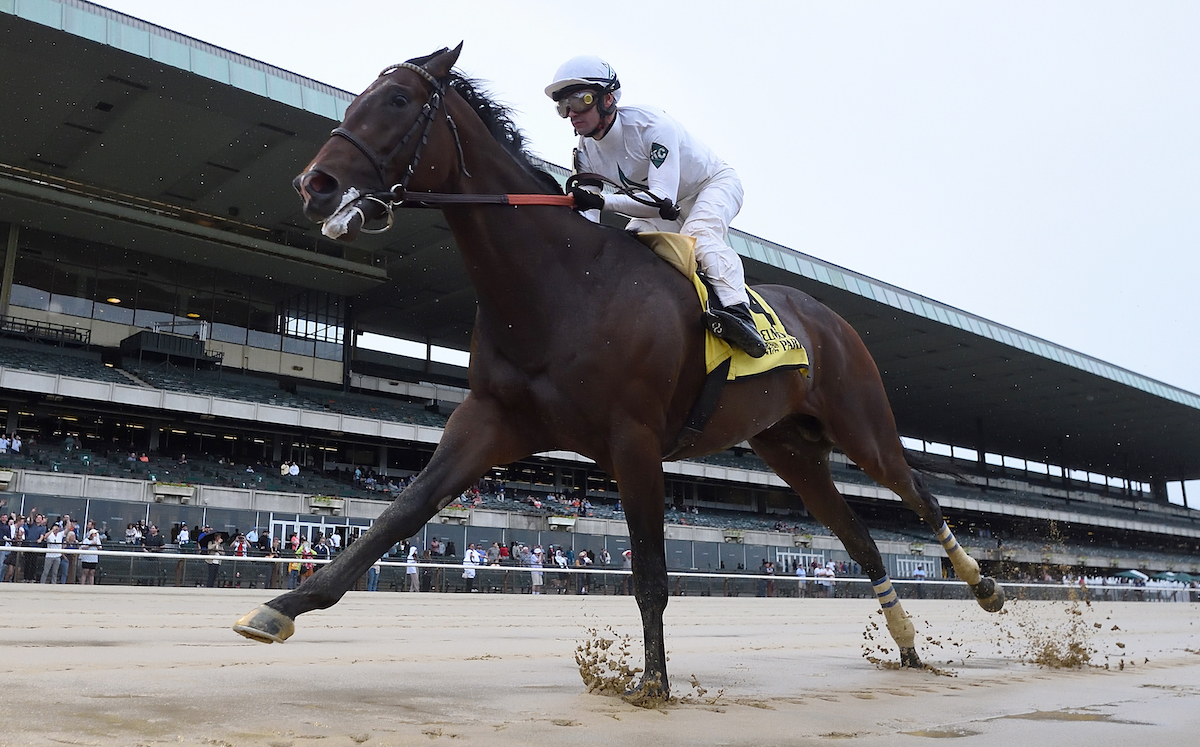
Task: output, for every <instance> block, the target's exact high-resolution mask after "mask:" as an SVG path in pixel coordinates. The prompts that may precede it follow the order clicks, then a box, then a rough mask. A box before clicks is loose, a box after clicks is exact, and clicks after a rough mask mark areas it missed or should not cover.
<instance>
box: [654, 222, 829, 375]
mask: <svg viewBox="0 0 1200 747" xmlns="http://www.w3.org/2000/svg"><path fill="white" fill-rule="evenodd" d="M637 238H638V240H639V241H641V242H642V243H643V244H645V245H646V246H648V247H650V249H652V250H653V251H654V253H655V254H657V255H658V256H659V257H661V258H662V259H664V260H666V261H667V262H668V263H669V264H670V265H671V266H672V267H674V268H675V269H676V270H679V271H680V272H681V273H683V274H684V276H685V277H689V278H691V280H692V283H693V285H695V287H696V295H697V296H699V299H700V308H701V309H707V308H708V287H707V286H705V285H704V281H702V280H701V279H700V277H699V275H697V274H696V270H697V269H698V268H697V265H696V240H695V239H694V238H692V237H691V236H684V235H683V234H678V233H666V232H660V231H649V232H646V233H639V234H637ZM746 290H747V292H748V293H749V295H750V311H751V314H752V315H753V317H754V326H755V327H757V328H758V333H759V334H760V335H762V338H763V341H764V342H766V344H767V354H766V355H764V356H763V357H762V358H751V357H750V356H749V355H746V353H744V352H743V351H741V350H739V349H737V348H735V347H733V346H732V345H730V344H729V343H727V342H725V341H724V340H722V339H721V338H719V337H717V336H716V335H714V334H713V333H712V331H710V330H708V328H707V327H706V328H705V332H704V372H705V373H712V372H713V371H714V370H716V368H717V367H718V366H720V365H721V364H722V363H723V362H724V361H726V360H729V361H730V365H729V374H728V375H727V376H726V379H727V380H728V381H733V380H734V379H739V378H746V377H748V376H757V375H759V374H763V373H766V372H767V371H773V370H775V369H776V368H800V369H807V368H808V351H807V350H805V349H804V346H803V345H801V344H800V341H799V340H797V339H796V337H795V336H794V335H792V334H790V333H789V332H788V331H787V330H786V329H784V327H783V323H782V322H781V321H780V320H779V316H778V315H777V314H776V313H775V312H774V311H773V310H772V309H771V307H770V306H768V305H767V302H766V301H764V300H763V299H762V296H760V295H758V293H756V292H755V291H754V290H753V289H751V288H747V289H746Z"/></svg>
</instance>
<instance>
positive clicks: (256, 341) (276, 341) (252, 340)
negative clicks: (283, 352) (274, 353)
mask: <svg viewBox="0 0 1200 747" xmlns="http://www.w3.org/2000/svg"><path fill="white" fill-rule="evenodd" d="M246 344H248V345H250V346H251V347H255V348H263V349H264V350H279V346H280V337H279V335H276V334H273V333H271V332H262V331H259V330H257V329H252V330H249V332H248V334H247V335H246Z"/></svg>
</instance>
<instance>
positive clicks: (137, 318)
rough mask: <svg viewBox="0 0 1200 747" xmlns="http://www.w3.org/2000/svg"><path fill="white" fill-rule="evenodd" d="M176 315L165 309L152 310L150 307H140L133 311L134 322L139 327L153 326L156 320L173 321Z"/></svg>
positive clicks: (161, 321)
mask: <svg viewBox="0 0 1200 747" xmlns="http://www.w3.org/2000/svg"><path fill="white" fill-rule="evenodd" d="M173 321H175V315H174V314H169V313H167V312H163V311H152V310H150V309H143V308H138V309H137V310H136V311H134V313H133V323H134V325H135V326H138V327H145V328H146V329H150V328H152V327H153V326H154V325H155V323H156V322H158V323H163V322H173Z"/></svg>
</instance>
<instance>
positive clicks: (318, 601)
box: [235, 45, 1003, 704]
mask: <svg viewBox="0 0 1200 747" xmlns="http://www.w3.org/2000/svg"><path fill="white" fill-rule="evenodd" d="M460 50H461V45H460V46H459V48H457V49H453V50H450V49H443V50H440V51H438V52H435V53H433V54H431V55H427V56H425V57H421V58H417V59H413V60H410V61H408V62H406V63H402V64H399V65H394V66H392V67H389V68H387V69H386V70H384V71H383V72H382V73H381V74H380V75H379V77H378V78H377V79H376V80H375V81H374V82H373V83H371V85H370V86H369V87H368V88H367V89H366V91H364V92H363V93H362V94H361V95H360V96H358V97H357V98H356V99H355V100H354V102H353V103H351V105H350V106H349V107H348V108H347V110H346V117H345V120H344V121H343V122H342V125H341V126H340V127H338V128H337V129H335V130H334V132H333V134H332V135H331V137H330V138H329V140H328V141H327V142H326V143H325V144H324V146H322V148H321V149H320V151H319V152H318V153H317V154H316V156H315V157H314V158H313V160H312V161H311V162H310V163H309V164H308V165H307V166H306V167H305V170H304V173H302V174H300V175H299V176H297V177H296V179H295V182H294V186H295V187H296V189H297V191H298V192H299V193H300V197H301V199H302V201H303V204H304V212H305V214H306V215H307V216H308V217H309V218H311V219H312V220H315V221H318V222H321V223H322V224H323V225H324V228H323V230H324V232H325V233H326V235H328V236H331V237H334V238H337V239H339V240H342V241H353V240H354V239H356V238H357V237H358V236H359V234H360V233H362V232H363V231H372V230H376V231H377V230H386V229H387V228H389V227H391V225H392V224H393V222H394V215H393V212H394V210H397V209H400V208H403V207H405V206H406V205H411V206H420V207H440V209H441V210H442V212H443V215H444V216H445V220H446V223H447V224H448V225H449V227H450V230H451V232H452V234H453V237H454V241H455V243H456V245H457V246H458V248H459V251H460V252H461V254H462V257H463V260H464V266H465V268H466V271H467V274H468V276H469V277H470V278H471V282H472V285H473V286H474V288H475V293H476V299H477V307H476V309H477V311H476V318H475V328H474V333H473V337H472V344H471V350H472V354H471V363H470V373H469V379H470V392H469V393H468V395H467V396H466V398H465V399H464V401H463V403H462V404H461V405H460V406H459V407H458V408H457V409H456V410H455V411H454V413H453V414H452V415H451V416H450V419H449V421H448V422H447V423H446V427H445V432H444V433H443V435H442V438H441V440H440V442H439V444H438V446H437V449H436V450H435V451H434V453H433V456H432V457H431V458H430V460H429V462H428V464H427V465H426V466H425V469H423V470H422V471H421V472H420V474H419V475H418V476H417V477H416V479H415V480H413V482H412V483H411V484H410V485H409V486H408V487H407V488H405V490H404V491H403V492H402V493H401V494H400V495H399V496H398V497H397V498H396V499H395V500H394V501H393V502H392V503H391V504H390V505H389V506H388V507H387V508H386V509H384V511H383V512H382V513H381V514H380V516H379V517H378V519H377V520H376V521H375V523H374V525H372V526H371V528H370V529H369V530H368V531H367V532H365V533H364V534H363V535H362V537H361V538H360V539H359V540H358V541H357V542H355V543H353V544H352V545H350V546H349V547H347V548H346V549H345V550H343V551H342V552H341V553H339V554H338V556H337V557H336V558H334V559H333V561H332V562H331V563H330V564H328V565H326V566H325V567H324V568H322V569H321V570H320V571H318V572H317V573H316V574H314V575H313V576H312V577H311V578H309V579H308V580H306V581H305V582H304V583H303V584H301V585H300V587H299V588H297V589H294V590H292V591H289V592H287V593H286V594H282V595H280V596H278V597H276V598H275V599H273V600H272V601H271V602H269V603H268V605H267V606H263V607H259V608H258V609H257V610H255V611H254V612H252V613H250V614H249V615H247V616H246V617H244V618H242V619H241V620H239V621H238V624H237V625H236V626H235V629H236V630H237V631H238V632H239V633H241V634H242V635H245V636H247V637H248V638H251V639H253V640H258V641H266V642H276V641H283V640H286V639H287V638H288V637H289V636H290V635H292V631H293V629H294V628H293V623H292V621H293V620H294V619H295V618H296V617H297V616H299V615H301V614H304V613H305V612H309V611H312V610H315V609H323V608H325V607H329V606H331V605H333V604H335V603H336V602H337V601H338V600H339V599H340V598H341V597H342V596H343V595H344V594H345V593H346V591H347V590H349V589H351V588H352V587H353V586H354V584H355V583H356V582H357V581H358V579H359V578H360V577H361V576H362V575H363V574H364V573H366V572H367V569H368V568H370V567H371V565H372V564H374V563H375V562H376V561H377V560H378V559H379V558H380V557H381V556H382V555H383V554H384V553H385V552H387V550H388V549H389V548H390V547H392V546H393V545H394V544H395V543H397V542H399V541H400V540H403V539H404V538H406V537H412V536H414V535H416V534H417V533H418V532H419V531H420V529H421V527H422V526H424V524H425V523H426V522H427V521H429V520H430V519H431V518H432V517H433V516H434V515H435V514H436V513H437V512H438V510H440V509H441V508H442V507H443V505H444V504H445V503H446V501H447V500H448V499H447V498H446V497H447V496H453V495H458V494H459V493H461V492H462V491H463V490H465V489H467V488H468V487H469V486H471V485H473V484H474V483H475V482H476V481H477V480H478V479H479V478H480V477H481V476H483V475H484V474H485V473H486V472H487V471H488V470H490V469H491V468H492V466H493V465H497V464H509V463H512V462H515V461H518V460H521V459H524V458H527V457H529V456H532V455H534V454H538V453H542V452H546V451H552V450H555V449H569V450H571V451H574V452H576V453H579V454H581V455H583V456H585V457H587V458H589V459H591V460H592V461H594V462H595V463H596V464H597V465H599V467H600V468H602V469H604V470H605V471H606V472H607V473H608V474H609V475H611V476H612V477H613V478H615V480H616V482H617V485H618V486H619V490H620V498H621V502H622V505H623V506H624V509H625V516H626V523H627V524H628V527H629V538H630V548H631V550H632V551H633V584H634V595H635V597H636V599H637V603H638V606H639V608H640V610H641V614H642V624H643V639H644V644H645V664H644V667H643V670H644V672H648V673H654V674H653V676H651V675H644V676H643V677H642V679H641V681H639V683H638V684H637V686H636V687H635V688H633V689H632V690H631V691H630V692H629V693H627V694H626V696H625V697H626V699H627V700H630V701H631V702H635V703H638V704H643V703H645V704H650V703H658V702H662V701H664V700H666V698H667V697H668V696H669V693H670V689H669V680H668V675H667V666H666V665H667V661H666V649H665V646H664V644H663V611H664V610H665V609H666V606H667V600H668V590H669V585H668V583H667V562H666V551H665V548H664V530H663V519H664V507H665V506H664V499H663V496H664V495H665V494H666V492H667V491H666V486H665V478H664V475H663V467H662V463H663V461H664V460H668V459H670V460H674V459H684V458H689V457H698V456H702V455H705V454H711V453H714V452H719V451H723V450H725V449H728V448H730V447H732V446H734V445H736V444H739V443H742V442H743V441H749V443H750V446H751V447H752V448H753V449H754V451H755V452H756V453H757V454H758V455H759V456H760V457H762V459H763V460H764V461H765V462H766V463H767V465H769V466H770V468H771V469H772V470H774V471H775V472H776V474H778V475H779V476H780V478H782V479H783V480H784V481H785V482H786V483H787V484H788V485H789V486H791V488H792V489H793V490H794V491H795V492H796V494H797V495H798V497H799V498H798V500H799V501H801V502H803V505H804V506H805V507H806V508H807V509H808V511H809V513H810V514H811V515H812V516H813V517H815V518H816V519H817V520H818V521H820V522H821V523H823V524H824V525H825V526H827V527H829V528H830V529H831V530H832V531H833V533H834V534H836V535H837V537H838V538H839V539H840V540H841V542H842V544H843V545H844V546H845V548H846V551H847V552H848V553H849V555H850V557H851V558H852V559H853V560H854V561H855V562H856V563H858V564H859V566H861V567H862V569H863V571H864V572H865V574H866V575H867V576H868V578H869V579H870V581H871V583H872V585H873V587H874V590H875V593H876V596H877V598H878V600H879V604H880V607H881V609H882V610H883V612H884V614H885V615H886V617H887V621H888V630H889V633H890V634H891V636H892V638H893V639H894V640H895V641H896V643H897V645H898V646H899V647H900V650H901V652H902V653H901V656H902V659H903V664H904V665H905V666H911V667H917V666H920V659H919V658H918V657H917V654H916V650H915V647H914V643H913V636H914V630H913V626H912V623H911V621H910V620H909V619H908V616H907V615H906V614H905V613H904V610H903V608H902V606H901V601H900V599H899V597H898V595H897V594H896V592H895V590H894V588H893V587H892V583H891V580H890V579H889V577H888V574H887V570H886V566H885V564H884V561H883V558H882V556H881V555H880V553H879V549H878V547H877V546H876V544H875V542H874V540H873V539H872V538H871V536H870V534H869V533H868V532H867V529H866V525H865V524H864V523H863V521H862V520H861V519H860V518H859V517H858V516H857V515H856V514H855V512H854V510H853V509H852V508H851V507H850V505H849V504H848V503H847V502H846V500H845V498H844V497H843V496H842V495H841V494H840V493H839V492H838V490H837V486H836V485H835V483H834V480H833V477H832V475H831V473H830V467H829V463H830V459H829V457H830V452H831V451H832V450H833V449H834V448H837V449H840V450H841V451H842V452H843V453H844V454H845V455H846V457H847V458H849V459H850V460H851V461H853V462H854V463H855V464H856V465H857V466H858V467H859V468H860V469H861V470H862V471H863V472H864V473H865V474H867V475H868V476H870V477H871V478H872V479H873V480H875V481H876V482H877V483H879V484H880V485H882V486H884V487H886V488H888V489H889V490H891V491H893V492H894V493H896V495H898V496H899V497H900V498H901V500H903V502H904V504H905V505H906V506H908V507H909V508H910V509H912V510H913V511H914V512H915V513H916V514H917V515H918V516H920V518H921V519H922V520H923V521H924V522H925V524H926V525H927V526H929V528H930V530H932V531H933V532H934V533H935V534H936V535H937V537H938V539H939V541H940V542H941V543H942V545H943V547H944V548H946V552H947V555H948V556H949V557H950V560H951V563H952V564H953V566H954V569H955V572H956V574H957V575H958V577H959V578H960V579H962V580H963V581H965V582H966V583H968V584H969V585H972V588H973V590H974V593H975V595H976V596H977V597H979V598H980V604H981V605H982V606H983V608H984V609H987V610H993V611H994V610H999V609H1000V607H1001V606H1002V605H1003V594H1002V592H1001V590H1000V587H999V586H997V585H996V584H995V582H994V581H992V580H991V579H982V578H981V576H980V573H979V566H978V564H977V563H976V562H975V561H974V560H973V559H972V558H970V556H968V555H967V554H966V552H965V551H964V550H963V549H962V548H961V547H959V546H958V543H957V541H956V540H955V538H954V534H953V532H952V531H951V529H950V528H949V526H948V525H947V524H946V521H945V518H944V517H943V515H942V511H941V508H940V507H939V506H938V503H937V501H936V499H935V498H934V496H933V494H932V493H931V492H930V491H929V490H928V488H927V487H926V486H925V484H924V481H923V479H922V476H921V473H920V472H919V471H917V470H915V469H913V467H912V465H910V464H909V462H908V461H907V460H906V455H905V452H904V449H903V447H902V445H901V443H900V437H899V435H898V433H897V430H896V423H895V419H894V417H893V415H892V411H891V407H890V405H889V403H888V399H887V395H886V393H885V391H884V386H883V382H882V380H881V378H880V375H879V371H878V369H877V368H876V366H875V363H874V361H873V360H872V359H871V355H870V353H869V352H868V351H867V348H866V346H865V345H864V344H863V342H862V340H861V339H860V338H859V336H858V334H857V333H856V332H855V331H854V329H853V328H852V327H851V326H850V325H849V324H848V323H846V321H845V320H843V319H842V318H841V317H839V316H838V315H837V314H835V313H834V312H833V311H832V310H830V309H829V308H828V307H826V306H824V305H822V304H821V303H819V302H818V301H816V300H815V299H813V298H812V297H810V296H809V295H807V294H805V293H803V292H801V291H799V290H797V289H795V288H792V287H787V286H779V285H766V286H760V287H758V288H756V289H755V290H756V291H757V292H758V294H759V295H760V297H761V298H762V299H763V300H764V301H765V302H766V303H767V304H768V305H769V306H770V307H771V308H772V309H773V310H774V313H775V315H776V316H777V318H778V321H780V322H781V323H782V324H783V326H784V327H785V328H786V330H787V331H788V332H789V333H790V334H792V335H794V336H795V338H796V339H797V340H798V341H799V343H800V344H802V345H803V347H804V349H806V350H807V351H809V353H810V361H809V368H808V370H800V369H797V368H782V369H779V368H777V369H775V370H771V371H768V372H766V373H763V374H761V375H759V376H756V377H755V378H753V379H751V380H745V379H739V380H734V381H730V382H728V383H727V384H726V386H725V387H724V389H723V390H721V392H720V394H719V400H718V403H717V406H716V407H715V409H713V410H712V416H711V418H709V419H708V421H707V424H706V425H704V426H703V428H702V429H701V430H699V431H698V432H696V433H691V434H689V435H688V437H687V438H686V439H685V438H684V437H683V434H684V431H685V430H686V428H685V426H687V425H688V424H689V413H690V412H691V411H692V409H693V407H694V406H695V404H696V402H697V400H698V399H699V398H700V396H701V392H702V390H703V389H704V382H705V376H706V373H705V343H704V339H703V334H702V330H703V326H704V324H703V317H702V314H703V309H702V307H701V306H700V304H699V302H698V300H697V297H696V291H695V290H694V286H693V283H692V281H691V280H690V279H689V278H685V277H684V276H683V275H682V274H681V273H680V272H678V271H676V270H675V269H674V268H672V267H671V266H669V265H668V264H667V263H666V262H663V261H662V260H660V259H659V258H658V257H656V256H655V255H654V254H653V253H651V252H648V251H646V250H645V247H644V246H643V245H642V244H641V243H640V242H638V241H637V240H636V239H635V238H633V237H631V236H629V235H627V234H626V233H625V232H624V231H622V230H620V229H616V228H613V227H608V226H604V225H599V224H596V223H593V222H591V221H589V220H588V219H586V218H585V217H583V216H581V215H579V214H578V213H577V212H576V211H575V210H573V209H571V207H570V206H571V205H572V204H573V203H572V201H571V198H570V197H569V196H568V195H564V194H563V192H562V189H561V187H560V186H559V185H558V183H557V182H556V181H555V180H554V179H553V178H551V177H550V176H549V175H547V174H545V173H544V172H542V171H540V170H539V169H538V168H536V167H535V166H534V165H533V163H532V162H531V161H530V160H529V158H528V157H527V156H526V154H525V153H524V151H523V150H522V147H521V146H522V137H521V135H520V133H519V131H518V130H517V129H516V127H515V126H514V125H513V123H512V121H511V119H510V118H509V116H508V114H507V111H506V110H505V109H504V108H503V107H501V106H499V105H498V104H496V103H495V102H494V101H491V100H490V99H488V98H487V97H486V96H485V95H484V94H483V93H481V92H480V91H479V89H478V88H477V87H476V85H475V84H474V83H473V82H472V81H471V80H469V79H467V78H465V77H463V76H462V75H461V74H459V73H457V72H455V71H454V70H453V69H452V68H453V65H454V63H455V62H456V61H457V59H458V55H459V52H460ZM418 162H419V164H420V167H419V168H418V167H417V164H418ZM370 226H375V228H371V227H370ZM631 278H636V279H637V282H630V279H631ZM564 309H569V310H570V313H563V310H564Z"/></svg>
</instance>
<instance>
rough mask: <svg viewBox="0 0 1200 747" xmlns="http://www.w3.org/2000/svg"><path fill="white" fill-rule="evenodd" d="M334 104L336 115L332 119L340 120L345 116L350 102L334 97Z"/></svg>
mask: <svg viewBox="0 0 1200 747" xmlns="http://www.w3.org/2000/svg"><path fill="white" fill-rule="evenodd" d="M334 106H335V108H336V110H337V116H336V117H334V119H336V120H338V121H339V122H340V121H341V120H343V119H345V118H346V109H347V108H349V106H350V102H349V101H343V100H342V99H334Z"/></svg>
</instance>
